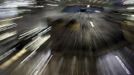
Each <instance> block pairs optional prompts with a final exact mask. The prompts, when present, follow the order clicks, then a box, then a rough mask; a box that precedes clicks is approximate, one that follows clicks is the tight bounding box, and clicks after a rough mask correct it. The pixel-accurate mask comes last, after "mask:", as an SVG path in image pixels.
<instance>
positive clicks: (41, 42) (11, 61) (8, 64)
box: [0, 35, 50, 69]
mask: <svg viewBox="0 0 134 75" xmlns="http://www.w3.org/2000/svg"><path fill="white" fill-rule="evenodd" d="M40 38H42V39H40V42H36V41H37V39H36V40H34V42H31V43H30V44H28V45H26V46H25V47H24V48H23V49H22V50H21V51H19V52H18V53H17V54H15V55H14V56H13V57H11V58H10V59H9V60H7V61H6V62H4V63H3V64H1V65H0V68H1V69H5V68H7V67H8V66H10V65H11V64H12V63H14V62H15V61H17V60H18V59H19V58H20V57H21V56H23V55H24V54H25V53H26V52H28V51H29V50H28V47H29V46H31V47H34V48H33V49H34V50H37V49H38V48H39V47H40V46H41V45H42V44H43V43H44V42H45V41H47V40H48V39H49V38H50V35H48V36H46V37H40ZM35 42H36V44H37V43H38V45H37V46H36V45H35V46H32V45H33V43H35Z"/></svg>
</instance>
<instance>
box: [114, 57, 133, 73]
mask: <svg viewBox="0 0 134 75" xmlns="http://www.w3.org/2000/svg"><path fill="white" fill-rule="evenodd" d="M115 57H116V59H117V60H118V61H119V63H120V64H121V66H122V67H123V69H124V70H125V71H126V73H127V74H128V75H130V74H131V73H130V71H129V70H128V69H127V67H126V66H125V65H124V64H123V62H122V61H121V59H120V58H119V57H118V56H115Z"/></svg>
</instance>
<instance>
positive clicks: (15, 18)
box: [0, 16, 23, 23]
mask: <svg viewBox="0 0 134 75" xmlns="http://www.w3.org/2000/svg"><path fill="white" fill-rule="evenodd" d="M20 18H23V16H18V17H14V18H7V19H4V20H0V23H1V22H6V21H11V20H17V19H20Z"/></svg>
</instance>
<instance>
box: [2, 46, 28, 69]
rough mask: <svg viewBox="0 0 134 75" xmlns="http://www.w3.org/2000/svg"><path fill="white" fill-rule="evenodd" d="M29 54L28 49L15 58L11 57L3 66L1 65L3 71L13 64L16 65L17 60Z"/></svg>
mask: <svg viewBox="0 0 134 75" xmlns="http://www.w3.org/2000/svg"><path fill="white" fill-rule="evenodd" d="M26 52H27V50H26V49H22V50H21V51H19V52H18V53H17V54H16V55H15V56H13V57H11V58H10V59H9V60H7V61H6V62H4V63H3V64H1V65H0V68H1V69H5V68H7V67H8V66H10V65H11V64H12V63H14V62H15V61H16V60H17V59H19V58H20V57H21V56H22V55H24V54H25V53H26Z"/></svg>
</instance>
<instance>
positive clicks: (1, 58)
mask: <svg viewBox="0 0 134 75" xmlns="http://www.w3.org/2000/svg"><path fill="white" fill-rule="evenodd" d="M15 50H16V48H13V49H11V50H9V51H7V52H6V53H4V54H3V55H1V56H0V61H1V60H3V59H4V58H6V57H7V56H9V55H10V54H12V53H13V52H14V51H15Z"/></svg>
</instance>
